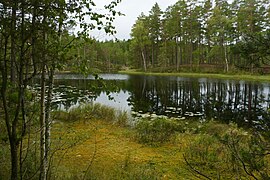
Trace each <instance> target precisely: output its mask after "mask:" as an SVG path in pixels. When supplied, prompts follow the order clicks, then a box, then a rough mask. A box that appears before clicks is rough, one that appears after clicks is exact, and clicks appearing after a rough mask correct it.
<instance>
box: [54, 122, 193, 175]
mask: <svg viewBox="0 0 270 180" xmlns="http://www.w3.org/2000/svg"><path fill="white" fill-rule="evenodd" d="M132 131H133V130H132V129H127V128H123V127H120V126H118V125H115V124H112V123H109V122H104V121H101V120H91V122H87V121H78V122H75V123H72V124H71V123H69V124H63V123H56V124H54V125H53V129H52V139H54V141H59V138H60V137H61V140H60V141H59V143H57V144H58V145H60V144H61V143H62V144H63V143H64V142H69V145H67V144H63V146H62V148H63V150H60V151H58V152H57V153H56V161H55V162H59V165H58V169H57V174H55V175H56V178H62V179H67V178H70V179H73V178H74V175H76V178H78V179H80V178H82V177H83V176H84V175H85V173H86V177H87V178H86V179H122V178H123V179H136V177H138V176H140V177H142V178H143V179H150V178H155V179H193V178H190V174H188V172H187V170H186V167H185V165H184V160H183V150H184V149H185V148H186V147H187V144H188V143H189V142H190V141H192V140H193V139H194V138H195V136H194V135H191V134H190V135H189V134H182V135H179V136H177V138H175V139H174V140H173V141H172V142H169V143H166V144H163V145H161V146H157V147H155V146H148V145H143V144H140V143H138V142H137V141H136V140H135V138H134V136H133V134H134V132H132ZM181 136H185V137H181ZM60 142H61V143H60ZM74 142H77V143H76V145H74V146H72V145H71V144H72V143H74ZM70 145H71V146H70ZM68 146H69V148H67V149H65V148H64V147H68ZM86 171H87V172H86Z"/></svg>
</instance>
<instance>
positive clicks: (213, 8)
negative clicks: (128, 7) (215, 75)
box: [131, 0, 270, 72]
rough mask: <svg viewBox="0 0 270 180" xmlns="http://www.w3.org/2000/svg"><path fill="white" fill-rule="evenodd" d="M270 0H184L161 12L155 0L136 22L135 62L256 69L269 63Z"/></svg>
mask: <svg viewBox="0 0 270 180" xmlns="http://www.w3.org/2000/svg"><path fill="white" fill-rule="evenodd" d="M269 30H270V2H269V1H268V0H234V1H233V2H232V3H229V2H228V1H225V0H215V1H211V0H206V1H198V0H192V1H184V0H179V1H178V2H177V3H176V4H174V5H172V6H170V7H168V8H167V9H166V11H165V12H162V11H161V9H160V7H159V5H158V4H157V3H156V4H155V5H154V6H153V7H152V9H151V11H150V13H149V15H144V14H141V15H140V16H139V17H138V19H137V21H136V23H135V24H134V26H133V28H132V33H131V36H132V41H131V47H132V48H131V49H132V53H133V63H134V65H135V66H136V67H141V68H143V69H144V70H147V69H149V68H150V69H151V68H156V67H163V68H164V67H170V68H171V69H175V70H176V71H179V70H180V69H181V67H183V66H187V65H188V67H190V68H192V69H193V70H196V68H198V67H200V66H209V67H210V66H211V65H214V67H221V68H222V69H223V70H224V72H228V71H230V70H231V68H235V67H237V68H241V69H243V68H244V69H245V70H250V71H253V70H254V68H255V67H259V66H261V65H267V64H268V63H269V59H268V58H269V54H270V53H269V47H270V46H269V43H268V42H269V40H270V39H269V34H270V33H269Z"/></svg>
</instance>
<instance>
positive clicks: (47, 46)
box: [0, 0, 270, 180]
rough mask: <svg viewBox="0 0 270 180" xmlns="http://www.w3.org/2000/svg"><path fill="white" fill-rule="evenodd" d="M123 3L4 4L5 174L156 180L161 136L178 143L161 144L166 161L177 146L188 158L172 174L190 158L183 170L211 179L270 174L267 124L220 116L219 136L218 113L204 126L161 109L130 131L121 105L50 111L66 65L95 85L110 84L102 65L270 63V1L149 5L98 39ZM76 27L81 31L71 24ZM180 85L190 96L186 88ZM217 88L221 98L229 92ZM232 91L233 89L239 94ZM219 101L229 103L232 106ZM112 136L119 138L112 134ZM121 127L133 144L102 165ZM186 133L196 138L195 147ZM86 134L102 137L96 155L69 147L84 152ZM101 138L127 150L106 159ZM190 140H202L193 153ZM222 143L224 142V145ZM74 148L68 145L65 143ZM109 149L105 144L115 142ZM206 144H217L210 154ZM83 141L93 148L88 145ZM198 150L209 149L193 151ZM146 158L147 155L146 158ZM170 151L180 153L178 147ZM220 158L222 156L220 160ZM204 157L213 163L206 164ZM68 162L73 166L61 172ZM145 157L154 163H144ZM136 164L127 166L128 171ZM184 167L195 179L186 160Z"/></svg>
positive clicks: (29, 0) (0, 151)
mask: <svg viewBox="0 0 270 180" xmlns="http://www.w3.org/2000/svg"><path fill="white" fill-rule="evenodd" d="M119 3H121V0H112V1H109V2H108V4H107V5H105V6H104V11H95V7H96V4H95V2H94V1H93V0H58V1H55V0H41V1H40V0H12V1H10V0H3V1H1V2H0V77H1V79H0V85H1V86H0V167H1V168H0V179H2V178H3V179H11V180H17V179H40V180H47V179H59V178H60V179H61V177H62V178H63V179H87V178H88V179H91V178H92V177H97V178H93V179H98V177H99V178H100V177H103V172H108V174H106V175H107V179H109V178H111V174H110V173H113V174H114V176H115V177H117V178H115V179H123V177H125V178H126V179H132V178H133V179H134V178H135V179H136V177H137V179H140V178H138V177H143V178H145V179H147V177H148V179H158V178H156V177H157V176H156V174H155V173H156V169H157V168H156V166H155V165H156V164H155V163H153V162H154V161H152V160H153V158H152V159H151V157H153V154H151V153H149V152H151V151H152V150H153V149H154V148H155V145H157V146H158V145H160V144H162V143H163V141H164V142H166V143H172V144H169V145H168V144H166V145H167V146H170V147H172V146H174V147H173V148H172V149H169V151H171V150H172V151H171V152H167V151H164V149H166V147H165V148H164V147H162V146H161V147H160V149H159V147H158V148H157V149H154V150H157V151H160V152H161V156H162V157H163V158H164V159H165V160H166V159H167V158H166V157H167V156H168V155H171V154H174V153H175V154H180V155H179V156H178V157H177V158H179V159H180V161H179V162H178V163H177V164H174V165H175V167H173V168H175V169H169V168H170V167H169V168H168V169H169V170H168V174H170V173H171V174H174V173H175V174H177V175H178V176H177V177H179V176H180V175H182V174H181V173H179V172H178V171H177V170H179V169H177V168H179V167H180V168H182V169H181V171H182V170H183V169H185V167H183V166H184V165H187V166H188V167H189V169H191V171H192V170H193V174H196V175H198V176H200V175H201V176H203V177H206V179H210V178H209V177H211V178H212V179H216V177H220V176H221V174H222V173H223V175H224V177H225V178H228V177H235V178H238V179H239V178H240V179H241V178H242V177H249V178H254V179H260V178H261V179H263V178H264V177H267V178H269V175H268V174H269V168H268V167H269V165H268V162H270V161H269V156H268V155H269V154H270V153H269V149H270V148H269V147H270V146H269V133H268V131H267V132H266V131H265V132H263V133H262V134H260V132H252V131H248V135H247V132H246V131H244V130H242V129H239V128H238V127H235V125H233V124H229V125H227V124H226V125H224V124H214V126H213V127H214V129H217V130H216V131H219V129H222V130H223V131H219V132H216V134H214V135H213V131H212V130H213V127H212V123H213V122H210V123H209V124H210V125H209V124H204V126H203V127H202V126H201V124H199V123H198V122H196V123H190V124H188V123H186V122H185V121H181V122H180V121H178V120H177V121H176V120H175V119H166V118H165V119H164V118H159V117H155V118H157V119H156V120H157V121H155V123H152V121H151V120H146V121H144V120H145V119H142V121H141V124H140V122H139V123H138V127H137V129H136V128H134V129H132V128H130V129H128V128H126V127H127V124H125V123H126V122H127V113H126V112H121V113H119V112H118V113H117V112H116V111H115V110H112V109H110V108H108V107H104V106H100V105H93V106H91V105H87V106H82V107H78V108H77V109H73V110H70V111H68V112H62V111H60V112H56V111H54V110H53V109H52V99H53V97H52V96H53V90H54V80H55V79H54V78H55V74H56V73H59V72H60V73H62V72H71V73H74V72H75V73H81V74H83V75H88V74H90V73H92V74H94V79H95V80H97V81H96V82H97V84H98V85H97V87H98V88H99V87H102V86H105V85H106V84H105V83H104V82H103V81H102V79H100V78H99V76H98V75H96V73H100V72H117V71H119V70H126V71H128V70H130V69H135V70H137V71H144V72H191V73H193V72H207V73H239V74H240V73H249V74H253V73H254V74H267V73H269V72H270V2H269V0H234V1H232V2H228V1H225V0H215V1H211V0H205V1H199V0H191V1H185V0H179V1H177V3H176V4H174V5H172V6H170V7H168V8H167V9H166V10H165V11H164V12H163V11H162V10H161V9H160V7H159V5H158V4H157V3H156V4H155V5H154V6H153V7H152V9H150V10H149V14H148V15H146V14H141V15H140V16H139V17H138V19H137V21H136V22H134V25H133V27H132V30H131V32H130V35H131V38H130V39H127V40H118V39H116V40H107V41H100V40H97V39H95V38H93V37H91V30H94V29H97V30H101V31H104V32H105V33H107V34H111V35H114V34H115V33H116V31H115V27H114V26H113V22H114V20H115V18H117V17H118V16H122V15H123V14H122V13H121V12H118V11H117V10H116V9H117V5H118V4H119ZM76 28H77V30H78V31H77V32H76V34H75V33H72V32H74V31H73V30H74V29H76ZM34 80H36V81H38V85H39V87H38V88H37V89H33V86H32V85H33V81H34ZM165 84H166V83H165ZM144 85H145V83H144ZM168 85H170V84H168ZM143 87H144V86H143ZM172 87H174V86H172ZM214 87H215V88H216V86H214ZM186 88H190V89H192V88H193V87H188V86H186ZM116 89H117V87H116ZM143 89H144V88H143ZM99 90H100V89H99ZM197 90H198V89H197ZM225 90H226V89H225ZM244 90H245V93H244V94H243V96H246V95H247V93H249V96H248V97H249V99H250V100H251V95H252V92H251V90H250V88H245V89H244ZM247 91H249V92H247ZM71 92H72V91H71ZM182 92H183V93H185V92H190V94H192V93H191V91H188V90H182V91H181V93H182ZM217 92H219V91H217ZM72 93H73V92H72ZM219 93H220V92H219ZM250 94H251V95H250ZM257 94H259V93H257ZM153 95H155V94H153ZM235 96H236V95H235ZM240 96H242V94H239V93H238V95H237V97H239V98H240ZM179 97H181V96H179ZM214 97H215V98H220V97H221V95H218V96H214ZM135 98H136V97H135ZM166 99H167V98H166ZM232 99H233V96H230V100H232ZM240 99H241V98H240ZM154 100H155V99H154ZM187 100H192V98H188V99H187ZM195 100H196V99H195ZM197 101H200V99H199V100H197ZM243 101H244V104H245V105H244V108H246V107H248V108H250V107H249V106H250V104H251V101H250V102H247V100H246V99H244V100H243ZM195 102H196V101H195ZM209 107H210V106H209ZM222 107H223V109H226V108H225V105H223V106H222ZM256 107H257V106H256ZM210 108H211V107H210ZM226 110H227V109H226ZM266 114H267V113H266ZM267 115H268V114H267ZM265 116H266V115H265ZM113 120H115V122H113ZM177 123H178V124H177ZM93 124H94V125H93ZM119 124H120V125H119ZM194 124H195V125H194ZM73 125H75V126H73ZM210 126H211V127H210ZM84 127H88V128H84ZM215 127H217V128H215ZM223 127H226V128H223ZM123 128H126V129H123ZM164 128H165V129H164ZM167 128H168V129H169V130H168V129H167ZM104 129H105V131H104ZM165 130H166V131H165ZM167 130H168V131H167ZM75 132H76V133H75ZM106 132H107V133H106ZM145 132H149V133H145ZM193 132H194V134H192V133H193ZM195 132H196V133H197V134H196V133H195ZM95 133H96V134H95ZM256 133H257V134H256ZM130 134H133V135H130ZM134 134H135V135H134ZM103 137H106V138H105V140H112V142H109V143H107V142H105V140H104V139H102V138H103ZM107 137H109V138H107ZM119 137H120V139H122V140H123V142H125V143H126V145H125V147H126V149H127V151H125V157H123V155H124V154H123V153H122V154H121V157H120V155H119V157H120V158H119V159H117V158H115V157H113V158H112V159H113V160H115V159H117V163H118V164H117V163H116V164H114V163H111V164H109V165H110V166H109V167H111V169H109V170H110V171H107V170H108V169H102V170H100V169H99V168H100V167H99V166H101V167H102V168H104V167H107V166H106V165H108V163H109V161H107V159H108V158H107V156H106V155H108V154H109V156H108V157H111V156H113V153H118V152H122V151H120V150H123V149H125V148H122V146H121V144H120V145H118V144H117V143H118V142H117V143H115V141H117V140H119ZM154 137H160V138H159V140H160V141H161V143H160V142H155V140H156V139H155V138H154ZM182 137H183V138H182ZM254 137H257V138H255V139H253V138H254ZM98 138H101V140H97V139H98ZM136 138H137V139H136ZM170 138H172V139H173V138H174V141H173V140H172V141H170V140H171V139H170ZM203 138H208V141H207V142H208V143H207V144H206V145H207V147H201V145H202V143H200V139H202V141H205V139H203ZM243 139H244V140H243ZM103 140H104V141H103ZM206 140H207V139H206ZM242 140H243V141H242ZM63 141H64V142H63ZM152 141H153V142H152ZM189 141H190V142H193V141H194V142H196V143H197V144H194V146H193V147H192V146H189V145H188V142H189ZM59 142H61V143H59ZM85 142H88V143H89V144H88V145H89V146H87V148H90V147H94V148H93V149H91V153H93V154H91V155H89V152H90V150H89V149H88V150H89V151H88V150H85V149H83V150H81V151H80V152H79V153H80V154H75V155H74V154H72V152H76V151H72V150H73V149H72V148H78V147H79V145H80V144H83V143H85ZM98 142H104V144H103V146H105V145H106V143H107V144H110V145H115V147H113V148H119V149H117V150H115V149H110V150H111V151H109V152H107V151H103V153H105V154H104V156H102V157H103V158H104V159H102V160H100V161H98V160H97V161H95V160H96V154H97V151H98V150H99V149H96V145H97V143H98ZM173 142H174V143H173ZM212 142H215V143H216V144H214V143H212ZM121 143H122V141H121ZM149 143H150V145H149ZM151 143H153V144H151ZM159 143H160V144H159ZM177 144H183V147H184V148H179V147H178V146H175V145H177ZM77 145H78V146H77ZM122 145H123V144H122ZM152 145H153V146H152ZM105 147H106V146H105ZM111 147H112V146H110V148H111ZM133 147H135V148H136V149H139V148H141V147H143V148H144V149H145V150H146V152H147V153H146V156H147V157H146V159H147V161H146V160H145V159H143V158H144V156H140V154H139V155H135V156H134V161H133V159H132V158H131V156H132V154H131V153H130V152H133V151H134V149H132V148H133ZM185 148H186V149H185ZM189 148H194V149H193V150H194V151H193V150H189ZM215 148H216V149H217V150H215ZM224 148H227V151H225V152H222V151H220V149H224ZM70 149H71V152H69V153H67V152H68V150H70ZM104 149H105V150H107V147H106V148H104ZM104 149H103V150H104ZM108 149H109V148H108ZM200 149H203V150H205V151H203V152H204V153H205V154H200V152H201V151H200ZM208 149H211V150H215V151H213V152H214V153H212V152H210V155H209V151H208ZM196 150H197V151H198V152H197V151H196ZM86 151H87V153H88V154H87V153H85V154H83V153H82V152H86ZM129 151H130V152H129ZM134 152H135V151H134ZM192 153H194V154H195V155H198V154H199V155H201V157H198V158H197V159H196V157H195V156H194V154H192ZM67 154H69V155H70V154H72V157H73V158H74V157H76V158H79V157H82V156H83V157H84V158H85V159H87V158H88V159H87V163H89V164H87V165H85V164H86V162H85V159H83V161H77V160H78V159H77V160H74V161H73V160H72V162H71V159H72V158H70V159H69V158H68V156H65V155H67ZM142 154H145V152H142ZM157 154H158V153H157ZM254 154H255V156H254ZM85 155H86V156H87V157H85ZM148 155H149V156H148ZM208 155H209V156H208ZM89 157H90V158H89ZM137 157H143V158H142V159H140V162H139V161H137V159H138V158H137ZM225 157H226V158H225ZM170 158H171V159H170V160H171V162H174V163H175V161H174V160H175V157H171V156H170ZM188 158H189V159H188ZM192 158H194V159H192ZM207 158H209V159H207ZM200 160H203V162H201V161H200ZM219 160H221V162H222V168H221V169H220V168H219ZM58 161H59V162H58ZM94 161H95V162H96V164H97V165H98V166H97V167H96V169H95V170H96V171H94V170H93V171H90V170H91V167H92V165H93V162H94ZM131 161H132V163H131ZM57 162H58V163H57ZM78 162H82V163H81V164H79V165H84V166H83V167H84V169H82V168H81V167H80V166H78V167H75V168H74V169H75V170H74V171H79V172H80V173H79V175H78V177H77V178H76V175H77V174H76V172H74V173H73V174H72V172H71V175H69V174H67V178H65V176H64V175H66V172H67V171H68V170H67V169H68V168H69V167H72V166H71V165H70V164H72V163H73V164H75V165H76V163H78ZM110 162H111V161H110ZM113 162H114V161H113ZM145 162H147V163H146V164H145ZM106 163H107V164H106ZM119 163H121V164H120V165H119ZM136 163H138V164H139V165H138V164H136ZM200 163H202V164H207V166H205V167H206V168H205V169H204V167H203V168H202V169H201V171H198V170H197V168H201V166H200ZM73 164H72V165H73ZM96 164H95V165H96ZM228 164H229V165H228ZM137 165H138V166H137ZM133 166H134V167H136V168H132V167H133ZM167 166H168V164H167V165H166V166H164V167H165V168H167ZM227 166H230V168H231V169H228V168H227ZM59 167H60V168H63V169H64V170H63V169H62V171H61V170H59V169H58V168H59ZM145 167H146V169H147V170H149V171H145ZM211 167H215V169H214V170H212V168H211ZM76 168H77V169H76ZM114 168H115V169H114ZM128 168H129V170H130V171H126V170H127V169H128ZM161 171H162V170H161ZM169 171H170V172H169ZM119 172H120V173H119ZM203 172H205V174H210V175H209V176H207V175H205V174H204V173H203ZM213 172H214V173H213ZM235 172H237V173H235ZM87 173H88V174H87ZM91 173H92V174H91ZM94 173H96V174H94ZM132 173H134V174H132ZM94 175H96V176H94ZM98 175H99V176H98ZM184 175H185V177H189V174H188V172H187V170H185V171H184ZM86 176H87V177H86ZM121 176H122V177H121ZM161 176H163V174H162V172H159V174H158V177H159V178H160V177H161ZM154 177H155V178H154ZM143 178H142V179H143ZM100 179H102V178H100ZM105 179H106V178H105ZM175 179H177V178H175Z"/></svg>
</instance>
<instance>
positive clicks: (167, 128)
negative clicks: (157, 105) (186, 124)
mask: <svg viewBox="0 0 270 180" xmlns="http://www.w3.org/2000/svg"><path fill="white" fill-rule="evenodd" d="M136 132H137V138H138V140H139V142H141V143H147V144H152V145H153V144H159V143H164V142H167V141H169V140H170V139H171V138H172V137H173V136H174V135H175V133H176V124H175V123H174V122H173V121H171V120H169V119H165V118H157V119H155V120H148V119H141V120H140V121H139V122H138V123H137V125H136Z"/></svg>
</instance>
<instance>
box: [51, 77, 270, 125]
mask: <svg viewBox="0 0 270 180" xmlns="http://www.w3.org/2000/svg"><path fill="white" fill-rule="evenodd" d="M100 77H101V78H102V79H103V80H95V78H94V77H93V76H88V77H84V76H81V75H76V74H61V75H56V76H55V87H54V99H53V108H54V109H61V110H68V109H69V108H71V107H74V106H78V105H79V104H81V103H87V102H98V103H101V104H105V105H109V106H112V107H115V108H117V109H121V110H127V111H130V112H131V113H133V114H155V115H163V116H169V117H175V118H180V119H181V118H182V119H198V120H200V121H205V120H210V119H216V120H219V121H222V122H224V123H230V122H235V123H237V124H238V125H239V126H244V127H253V128H256V129H261V130H265V129H269V127H270V111H269V109H270V96H269V93H270V83H262V82H254V81H237V80H223V79H210V78H186V77H176V76H143V75H123V74H101V75H100Z"/></svg>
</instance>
